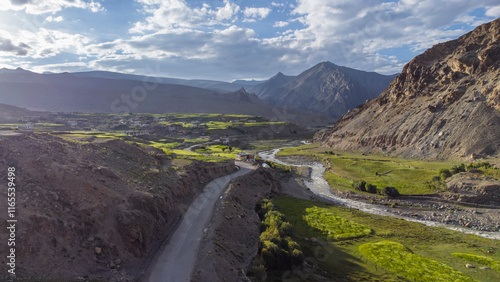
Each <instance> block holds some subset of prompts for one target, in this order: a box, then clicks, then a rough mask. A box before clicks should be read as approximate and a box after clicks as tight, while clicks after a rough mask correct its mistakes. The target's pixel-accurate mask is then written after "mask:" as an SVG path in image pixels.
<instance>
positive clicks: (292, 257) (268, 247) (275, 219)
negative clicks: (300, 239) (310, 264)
mask: <svg viewBox="0 0 500 282" xmlns="http://www.w3.org/2000/svg"><path fill="white" fill-rule="evenodd" d="M256 211H257V213H258V214H259V217H260V218H261V223H260V226H259V228H260V229H261V234H260V246H259V254H260V261H261V263H262V264H263V265H264V266H265V267H266V268H267V269H269V270H285V269H290V268H291V267H292V266H294V265H301V264H302V262H303V261H304V254H303V253H302V251H301V249H300V246H299V244H298V243H296V242H295V241H293V240H292V238H291V236H292V232H293V230H292V225H291V224H290V223H289V222H287V221H286V220H285V216H284V215H283V214H282V213H280V212H278V211H276V210H274V206H273V204H272V202H271V201H270V200H267V199H266V200H263V201H262V202H260V203H258V204H257V207H256Z"/></svg>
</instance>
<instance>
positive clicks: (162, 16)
mask: <svg viewBox="0 0 500 282" xmlns="http://www.w3.org/2000/svg"><path fill="white" fill-rule="evenodd" d="M136 1H137V2H139V3H141V4H143V5H144V11H145V12H146V13H148V14H151V15H150V16H148V17H147V18H146V20H145V21H141V22H137V23H136V24H135V26H134V27H133V28H131V29H130V32H131V33H145V32H147V31H158V30H162V29H175V28H200V27H204V26H214V25H217V24H230V23H232V22H234V21H235V20H236V19H237V16H236V15H237V13H238V12H239V11H240V7H239V6H238V5H236V4H234V3H231V2H230V1H229V0H224V6H223V7H217V8H215V9H211V8H210V6H209V5H207V4H204V5H202V6H201V7H194V8H192V7H190V6H189V5H188V3H187V2H186V1H184V0H165V1H159V0H136Z"/></svg>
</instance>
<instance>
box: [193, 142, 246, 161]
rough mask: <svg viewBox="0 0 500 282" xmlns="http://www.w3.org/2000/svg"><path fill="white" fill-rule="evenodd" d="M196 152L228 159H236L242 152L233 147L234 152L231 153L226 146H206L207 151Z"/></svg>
mask: <svg viewBox="0 0 500 282" xmlns="http://www.w3.org/2000/svg"><path fill="white" fill-rule="evenodd" d="M196 152H198V153H204V154H209V155H211V156H217V157H223V158H228V159H234V158H236V154H237V153H239V152H241V150H240V149H238V148H236V147H233V148H232V151H231V152H229V149H228V146H225V145H210V146H206V147H205V149H201V148H200V149H197V150H196Z"/></svg>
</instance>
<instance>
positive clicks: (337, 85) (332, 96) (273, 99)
mask: <svg viewBox="0 0 500 282" xmlns="http://www.w3.org/2000/svg"><path fill="white" fill-rule="evenodd" d="M393 78H394V76H387V75H381V74H378V73H374V72H364V71H359V70H355V69H351V68H347V67H341V66H337V65H335V64H333V63H330V62H322V63H320V64H317V65H316V66H314V67H312V68H310V69H308V70H306V71H304V72H302V73H301V74H299V75H298V76H285V75H283V74H282V73H278V74H277V75H276V76H274V77H272V78H271V79H269V80H268V81H266V82H264V83H262V84H259V85H256V86H253V87H250V88H249V90H248V91H249V92H252V93H255V94H257V96H259V98H261V99H262V100H264V101H267V102H269V103H271V104H272V105H275V106H279V107H287V108H294V109H301V110H304V111H307V112H310V113H318V114H322V115H327V116H329V117H331V118H334V119H338V118H340V117H341V116H342V115H343V114H345V113H347V111H348V110H351V109H353V108H354V107H356V106H357V105H359V104H362V103H364V102H365V101H366V100H368V99H374V98H376V97H377V96H378V95H379V94H380V93H381V92H382V91H384V90H385V89H386V88H387V86H388V85H389V83H390V82H391V80H392V79H393Z"/></svg>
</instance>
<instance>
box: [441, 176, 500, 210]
mask: <svg viewBox="0 0 500 282" xmlns="http://www.w3.org/2000/svg"><path fill="white" fill-rule="evenodd" d="M446 186H447V187H448V192H446V193H445V195H444V197H445V198H446V199H451V200H455V201H459V202H466V203H474V204H482V205H490V206H499V207H500V181H498V180H497V179H493V178H490V177H487V176H484V175H478V174H474V173H470V172H462V173H459V174H456V175H453V176H452V177H450V178H449V179H448V180H446Z"/></svg>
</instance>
